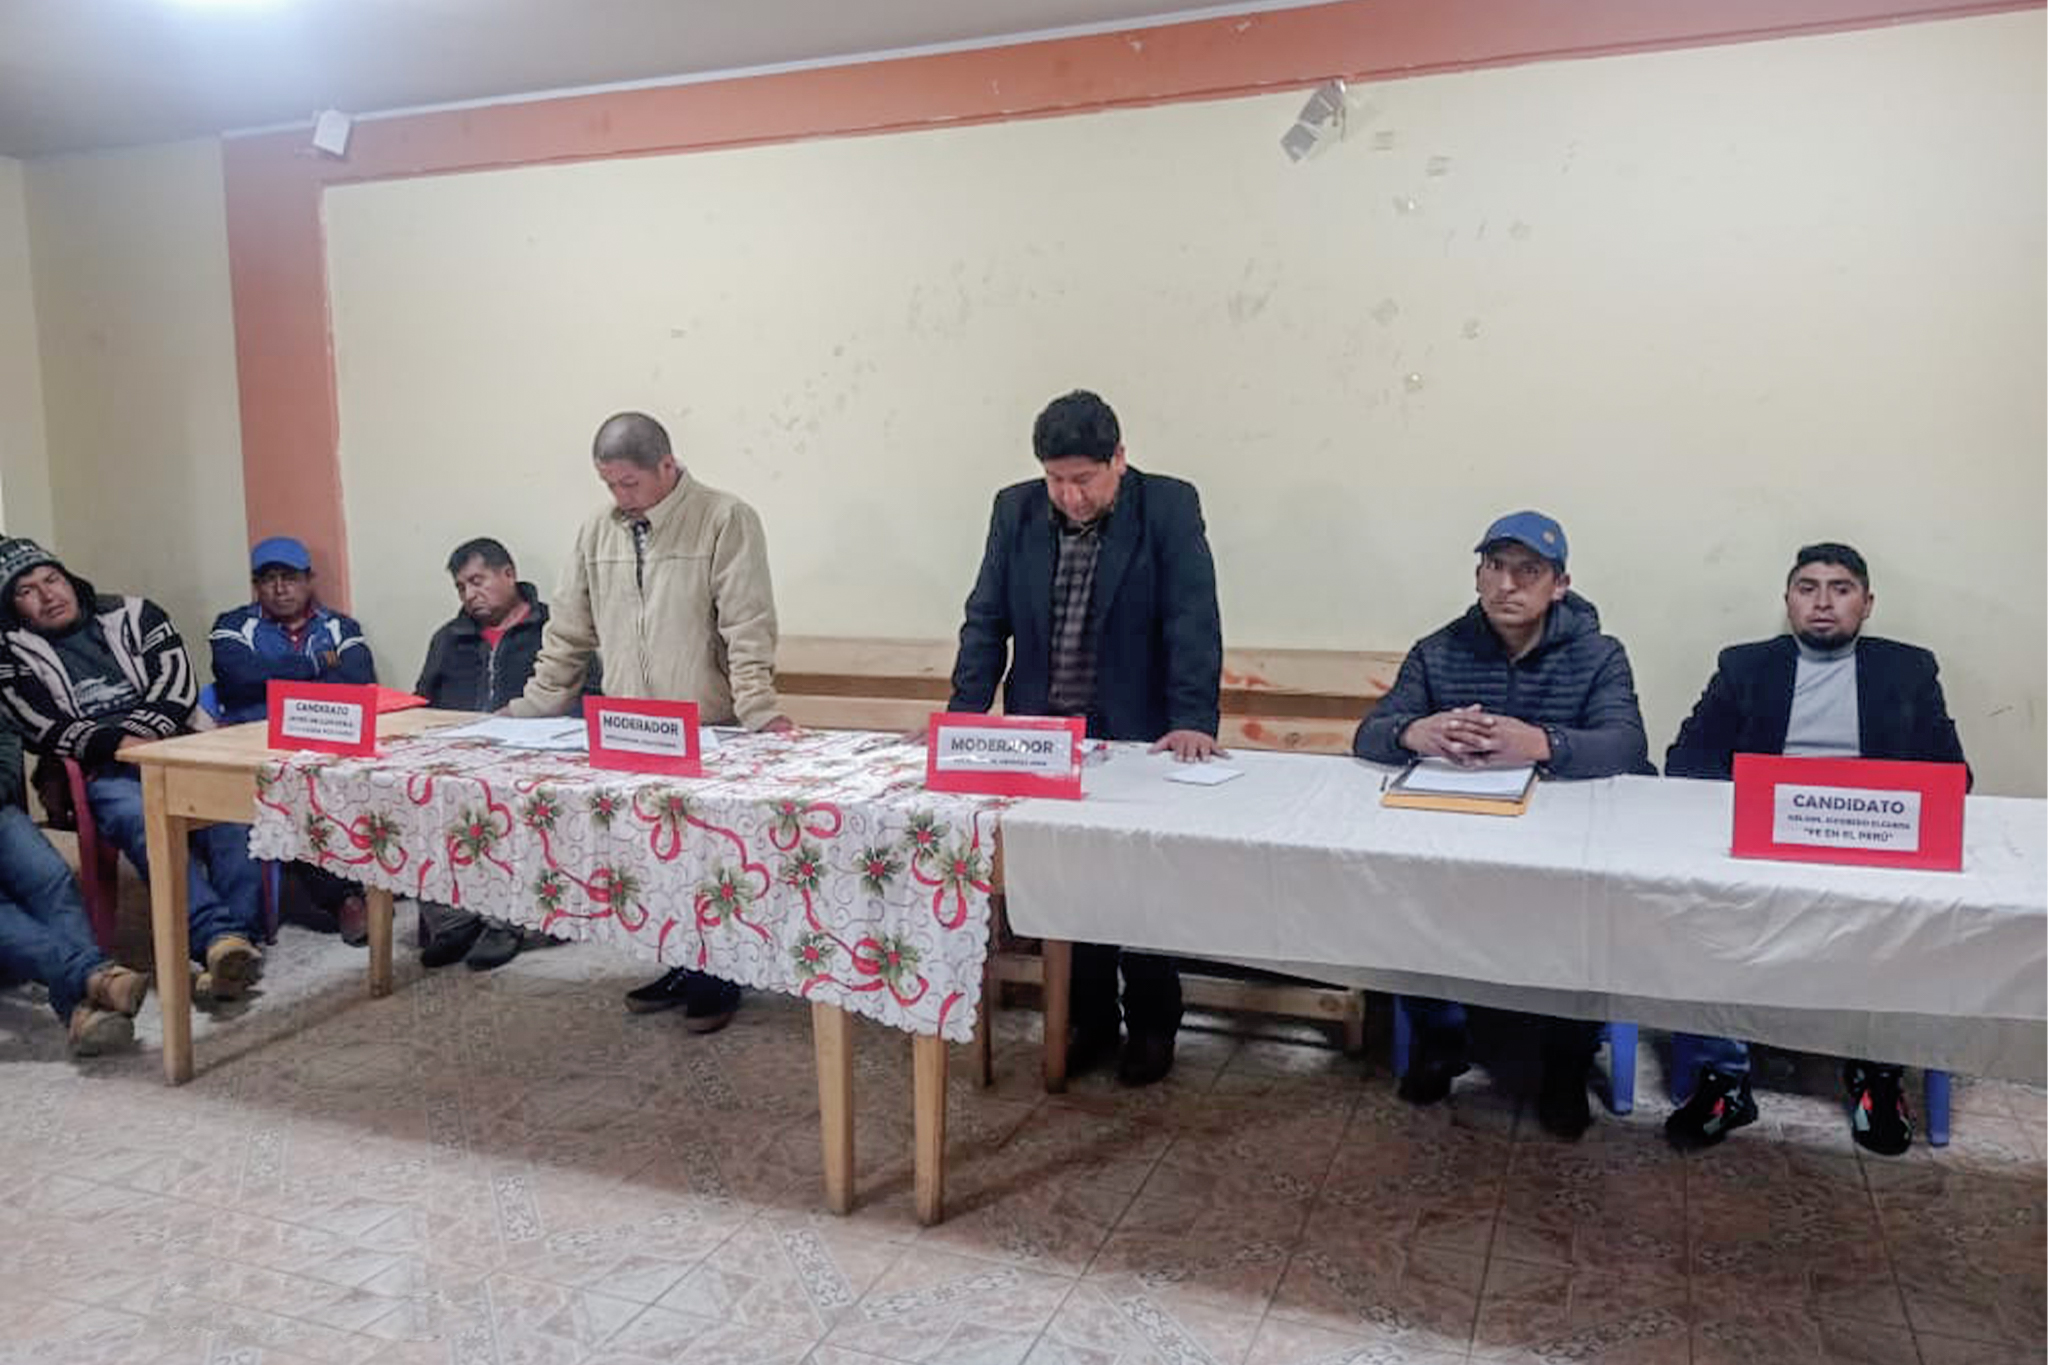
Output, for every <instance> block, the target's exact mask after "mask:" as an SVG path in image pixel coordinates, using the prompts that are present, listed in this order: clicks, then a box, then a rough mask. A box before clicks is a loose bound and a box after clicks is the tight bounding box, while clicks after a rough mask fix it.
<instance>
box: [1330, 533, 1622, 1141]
mask: <svg viewBox="0 0 2048 1365" xmlns="http://www.w3.org/2000/svg"><path fill="white" fill-rule="evenodd" d="M1474 549H1475V550H1476V551H1477V552H1478V554H1479V568H1478V572H1477V576H1476V578H1477V586H1478V592H1479V600H1478V602H1476V603H1475V604H1473V606H1471V607H1470V608H1469V609H1467V610H1466V612H1465V614H1464V615H1463V616H1460V617H1459V618H1458V619H1457V620H1455V621H1453V622H1451V623H1450V624H1449V625H1447V626H1445V627H1444V628H1443V629H1441V630H1439V631H1437V632H1436V633H1435V634H1433V635H1430V636H1427V637H1425V638H1424V639H1422V640H1421V641H1419V642H1418V643H1417V644H1416V645H1415V647H1414V648H1413V649H1410V650H1409V651H1408V657H1407V658H1405V659H1403V660H1402V661H1401V672H1400V675H1399V676H1398V677H1397V678H1396V679H1395V681H1394V686H1393V690H1391V691H1390V692H1388V693H1387V695H1386V697H1385V698H1384V699H1383V700H1382V701H1381V702H1380V703H1379V705H1378V706H1375V707H1374V708H1373V711H1372V714H1371V715H1369V716H1367V717H1366V718H1365V720H1364V722H1363V723H1361V724H1360V725H1359V727H1358V734H1357V735H1356V736H1355V737H1354V738H1353V740H1352V749H1353V751H1354V752H1355V753H1357V755H1358V756H1359V757H1360V758H1364V759H1370V760H1372V761H1373V762H1375V763H1409V762H1413V761H1414V760H1415V759H1417V758H1440V759H1444V760H1446V761H1448V762H1451V763H1456V764H1458V765H1460V766H1462V767H1475V768H1490V767H1518V766H1522V765H1533V766H1534V767H1535V768H1536V769H1537V770H1538V771H1539V772H1541V773H1543V774H1544V775H1545V776H1548V777H1553V778H1592V777H1614V776H1616V775H1618V774H1621V773H1641V774H1649V775H1654V774H1655V772H1656V769H1654V768H1652V767H1651V766H1650V760H1649V742H1648V740H1647V739H1646V738H1645V736H1644V733H1643V714H1642V708H1641V707H1640V706H1639V705H1638V704H1637V701H1636V688H1635V676H1634V674H1633V673H1632V672H1631V671H1630V669H1629V665H1628V652H1627V651H1626V650H1624V649H1623V648H1622V647H1621V642H1620V641H1619V640H1616V639H1614V638H1613V637H1612V636H1609V635H1603V634H1601V633H1600V614H1599V613H1598V612H1597V611H1595V610H1594V608H1593V604H1592V603H1591V602H1588V601H1587V600H1586V599H1585V598H1583V597H1580V596H1579V595H1578V594H1577V593H1575V592H1573V591H1572V590H1571V582H1572V580H1571V576H1570V575H1569V574H1568V573H1566V571H1565V563H1566V549H1567V547H1566V543H1565V535H1564V528H1563V527H1562V526H1559V525H1558V524H1557V523H1556V522H1555V521H1553V520H1552V519H1551V518H1549V517H1547V516H1544V515H1543V514H1542V513H1541V512H1514V513H1510V514H1509V515H1507V516H1504V517H1502V518H1500V519H1499V520H1498V521H1496V522H1494V523H1493V525H1492V526H1490V527H1488V528H1487V530H1486V534H1485V535H1483V536H1481V537H1480V539H1479V544H1478V545H1476V546H1475V547H1474ZM1398 1008H1401V1009H1405V1010H1407V1011H1408V1013H1409V1017H1410V1018H1411V1019H1412V1020H1413V1021H1414V1023H1415V1024H1416V1026H1417V1027H1416V1038H1417V1044H1416V1048H1415V1055H1414V1056H1413V1057H1412V1058H1410V1061H1409V1067H1408V1072H1407V1074H1406V1075H1405V1076H1403V1077H1402V1079H1401V1096H1402V1098H1403V1099H1406V1100H1408V1101H1410V1102H1411V1103H1414V1104H1434V1103H1436V1102H1437V1101H1438V1100H1441V1099H1443V1098H1444V1096H1446V1095H1448V1094H1450V1092H1451V1081H1452V1079H1453V1078H1455V1077H1456V1076H1458V1075H1459V1074H1460V1073H1462V1072H1463V1071H1464V1070H1465V1069H1466V1063H1465V1007H1464V1006H1463V1005H1460V1004H1457V1003H1455V1002H1453V1001H1448V1000H1418V999H1403V1000H1401V1001H1400V1002H1399V1004H1398ZM1598 1046H1599V1025H1598V1024H1596V1023H1591V1022H1588V1021H1585V1020H1579V1019H1546V1020H1545V1021H1544V1024H1543V1080H1542V1086H1541V1092H1540V1095H1539V1097H1538V1102H1537V1117H1538V1119H1540V1120H1541V1122H1542V1123H1543V1126H1544V1127H1545V1128H1547V1129H1549V1130H1550V1131H1551V1132H1553V1133H1556V1134H1557V1135H1559V1136H1560V1137H1570V1138H1575V1137H1577V1136H1579V1134H1581V1133H1583V1132H1584V1131H1585V1130H1586V1126H1587V1125H1588V1124H1590V1123H1591V1122H1592V1119H1593V1115H1592V1109H1591V1106H1589V1105H1588V1104H1587V1102H1586V1072H1587V1070H1588V1068H1590V1067H1591V1065H1592V1061H1593V1053H1594V1050H1595V1049H1596V1048H1597V1047H1598Z"/></svg>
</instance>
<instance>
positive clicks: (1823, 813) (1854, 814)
mask: <svg viewBox="0 0 2048 1365" xmlns="http://www.w3.org/2000/svg"><path fill="white" fill-rule="evenodd" d="M1771 841H1772V842H1773V843H1779V844H1808V845H1812V846H1815V847H1822V848H1841V847H1845V846H1847V847H1854V848H1881V849H1889V850H1891V851H1893V852H1897V853H1915V852H1918V851H1919V848H1920V793H1919V792H1915V791H1880V790H1871V789H1863V788H1856V787H1804V786H1796V785H1794V784H1793V783H1790V782H1781V783H1779V784H1778V787H1777V790H1776V792H1775V794H1774V798H1773V801H1772V806H1771Z"/></svg>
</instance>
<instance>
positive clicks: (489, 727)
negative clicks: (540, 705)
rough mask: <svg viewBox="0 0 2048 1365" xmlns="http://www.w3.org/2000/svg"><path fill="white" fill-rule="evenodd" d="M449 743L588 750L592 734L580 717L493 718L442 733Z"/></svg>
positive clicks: (459, 726)
mask: <svg viewBox="0 0 2048 1365" xmlns="http://www.w3.org/2000/svg"><path fill="white" fill-rule="evenodd" d="M440 733H441V735H442V737H443V738H446V739H487V740H490V741H491V742H492V743H493V744H502V745H504V746H506V747H507V748H510V749H563V750H568V749H587V748H589V747H590V735H589V731H588V730H586V729H585V728H584V725H583V721H582V719H581V718H579V717H567V716H548V717H545V718H543V719H540V720H515V719H514V718H512V717H511V716H489V717H486V718H485V719H483V720H479V721H473V722H471V723H470V724H468V725H458V726H456V727H455V728H454V729H451V730H443V731H441V732H440Z"/></svg>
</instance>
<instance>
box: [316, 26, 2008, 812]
mask: <svg viewBox="0 0 2048 1365" xmlns="http://www.w3.org/2000/svg"><path fill="white" fill-rule="evenodd" d="M2042 39H2043V22H2042V15H2041V14H2040V13H2039V12H2038V11H2035V12H2029V13H2023V14H2013V15H2003V16H1996V17H1988V18H1977V19H1969V20H1962V21H1953V22H1946V23H1939V24H1922V25H1910V26H1903V27H1899V28H1895V29H1890V30H1881V31H1871V32H1863V33H1853V34H1843V35H1835V36H1827V37H1816V38H1804V39H1797V40H1790V41H1780V42H1774V43H1763V44H1749V45H1738V46H1727V47H1715V48H1708V49H1699V50H1691V51H1684V52H1675V53H1664V54H1654V55H1642V56H1630V57H1617V58H1610V59H1602V60H1597V61H1585V62H1571V63H1560V64H1551V65H1539V66H1529V67H1522V68H1516V69H1512V70H1503V71H1486V72H1476V73H1467V74H1459V75H1450V76H1441V77H1430V78H1420V79H1414V80H1407V81H1398V82H1390V83H1386V84H1383V85H1379V86H1376V87H1373V88H1371V89H1370V90H1367V91H1363V92H1359V93H1360V94H1361V95H1362V96H1363V98H1365V99H1366V100H1369V102H1370V104H1371V106H1373V112H1371V113H1369V114H1361V116H1360V118H1359V120H1358V123H1357V126H1355V127H1354V129H1353V131H1352V134H1351V136H1350V138H1349V139H1348V140H1347V141H1346V142H1345V143H1343V144H1342V145H1339V146H1336V147H1333V148H1330V149H1328V150H1327V151H1326V152H1325V153H1324V154H1322V155H1320V156H1318V157H1317V158H1316V159H1314V160H1313V161H1311V162H1309V163H1307V164H1305V165H1301V166H1293V165H1290V164H1288V163H1287V161H1286V160H1285V159H1284V158H1283V157H1282V155H1281V154H1280V152H1279V149H1278V147H1277V145H1276V140H1277V138H1278V136H1279V134H1280V132H1281V131H1282V130H1283V129H1284V128H1285V127H1286V126H1287V124H1288V123H1289V121H1290V120H1291V118H1292V115H1293V112H1294V109H1295V107H1296V106H1297V105H1298V104H1299V100H1300V97H1299V95H1298V94H1281V95H1273V96H1267V97H1258V98H1247V99H1237V100H1230V101H1222V102H1215V103H1205V104H1189V105H1178V106H1166V107H1160V108H1152V109H1146V110H1140V111H1132V112H1120V113H1114V114H1103V115H1093V116H1083V117H1073V118H1065V119H1049V120H1036V121H1029V122H1020V123H1013V124H1006V125H998V126H987V127H973V128H960V129H950V130H942V131H930V132H920V133H914V134H902V135H894V136H884V137H873V138H863V139H854V140H843V141H830V142H819V143H810V144H799V145H787V146H775V147H766V148H758V149H747V150H740V151H732V152H720V153H711V154H702V155H696V156H679V157H662V158H647V159H634V160H618V161H609V162H600V163H593V164H584V165H572V166H547V167H535V168H528V169H521V170H517V171H511V172H501V173H491V174H481V175H470V176H459V177H448V178H439V179H423V180H412V181H402V182H388V183H380V184H372V185H365V186H356V187H348V188H344V189H340V190H336V191H333V192H331V193H330V195H329V196H328V200H327V205H326V214H327V228H328V242H329V251H330V271H331V285H332V290H333V299H334V311H335V323H336V333H337V351H338V374H339V383H340V392H341V420H342V461H343V472H344V482H345V485H346V494H347V500H348V519H349V527H350V536H351V558H352V560H353V562H354V564H355V565H357V566H358V568H357V574H358V578H357V581H356V584H355V593H356V599H355V600H356V602H357V605H358V607H359V608H360V614H361V615H362V616H363V617H364V618H365V622H366V625H367V627H368V628H369V630H370V632H371V635H372V638H373V640H374V641H375V643H376V646H377V648H378V651H379V654H380V657H381V658H383V659H384V660H385V661H386V667H387V672H388V673H389V675H390V676H391V677H392V678H394V679H399V680H402V679H403V677H409V675H410V672H411V670H412V668H413V667H414V666H415V665H416V664H417V661H418V659H419V658H420V655H421V652H422V649H423V646H424V641H425V638H426V636H427V634H428V632H429V631H430V630H431V628H432V627H433V626H434V624H436V623H437V622H438V621H439V620H441V619H443V618H444V617H445V615H446V614H447V612H448V610H449V609H450V607H451V605H452V602H451V599H450V598H449V597H448V596H447V590H446V587H445V579H444V578H443V577H442V575H441V572H440V560H441V558H442V556H443V555H444V554H445V552H446V550H447V549H448V547H450V546H451V545H453V544H454V543H455V542H457V541H458V540H460V539H462V538H464V537H466V536H469V535H474V534H479V533H494V534H498V535H500V536H502V537H504V538H505V539H507V540H508V541H509V542H510V543H511V544H512V546H513V548H514V551H515V552H516V553H518V554H519V555H520V556H521V559H522V565H523V567H524V568H526V569H527V570H528V571H529V576H532V577H535V578H537V579H538V580H539V581H540V582H541V583H542V584H543V586H547V585H549V584H551V583H552V581H553V578H554V574H555V572H556V571H557V569H558V567H559V564H560V560H561V555H562V553H563V551H564V549H565V548H566V546H567V544H568V542H569V540H570V537H571V534H572V527H573V525H574V522H575V520H576V518H577V517H578V516H579V515H580V514H581V513H583V512H584V511H586V510H587V509H588V508H589V507H590V506H591V505H592V504H593V503H594V502H595V501H596V500H597V498H598V495H599V489H598V487H597V484H596V482H595V480H594V478H593V477H592V475H591V473H590V471H589V468H588V466H587V464H586V463H585V452H586V451H587V442H588V438H589V434H590V430H591V428H592V426H593V425H594V424H595V422H596V420H597V419H598V418H599V417H601V416H602V415H603V414H605V413H606V412H608V411H611V410H613V409H616V408H622V407H646V408H648V409H650V410H652V411H654V412H656V413H657V414H658V415H660V416H662V417H663V418H665V419H667V420H668V421H669V422H670V423H671V425H672V429H673V430H674V431H675V433H676V434H677V436H678V438H679V441H680V443H681V445H682V446H683V447H684V449H685V450H686V452H687V454H688V458H689V460H690V462H691V464H692V465H693V467H694V468H695V469H696V471H697V472H698V474H699V475H700V477H702V478H704V479H705V480H707V481H708V482H711V483H714V484H718V485H721V486H724V487H726V488H729V489H733V490H735V491H738V492H740V493H742V494H743V495H745V496H746V497H748V498H749V499H751V500H752V501H753V502H754V503H755V504H756V505H757V506H758V507H759V508H760V510H761V512H762V514H763V516H764V518H765V520H766V524H767V527H768V532H769V537H770V543H771V547H772V550H773V554H774V561H775V568H776V574H777V586H778V596H779V598H780V601H781V606H782V612H783V618H784V622H785V628H786V629H787V630H789V631H792V632H805V633H836V634H850V635H851V634H909V635H928V636H930V635H945V634H950V633H951V632H952V631H953V630H954V629H955V628H956V626H957V621H958V611H959V605H960V601H961V599H962V597H963V596H964V594H965V592H966V589H967V586H968V583H969V580H970V578H971V576H972V574H973V570H974V566H975V562H976V556H977V553H978V550H979V547H980V543H981V536H982V532H983V528H984V523H985V518H986V515H987V507H988V499H989V496H990V494H991V492H992V491H993V489H994V488H995V487H996V486H998V485H999V484H1001V483H1003V482H1006V481H1008V480H1012V479H1017V478H1023V477H1028V476H1030V475H1031V474H1032V473H1033V472H1034V470H1035V465H1034V464H1033V462H1032V460H1031V457H1030V453H1029V446H1028V430H1029V424H1030V421H1031V417H1032V415H1033V413H1034V412H1035V411H1036V409H1037V408H1038V406H1039V405H1040V404H1042V403H1043V401H1044V400H1045V399H1047V398H1048V397H1050V396H1051V395H1053V394H1055V393H1057V392H1060V391H1062V390H1064V389H1065V388H1068V387H1071V386H1074V385H1086V386H1090V387H1094V388H1097V389H1099V390H1100V391H1101V392H1103V393H1104V394H1105V395H1106V396H1108V397H1109V398H1110V399H1111V401H1112V402H1113V403H1114V404H1115V405H1116V406H1117V408H1118V410H1119V412H1120V413H1121V415H1122V416H1123V418H1124V422H1125V426H1126V430H1127V438H1128V445H1129V448H1130V452H1131V456H1132V458H1133V460H1134V462H1136V463H1138V464H1140V465H1141V466H1145V467H1149V468H1154V469H1159V470H1165V471H1170V472H1174V473H1179V474H1184V475H1187V476H1190V477H1192V478H1194V479H1195V480H1197V481H1198V482H1199V484H1200V485H1201V487H1202V489H1203V492H1204V495H1205V502H1206V505H1207V508H1208V512H1209V517H1210V525H1211V535H1212V539H1213V542H1214V545H1215V548H1216V552H1217V557H1218V562H1219V568H1220V575H1221V584H1222V595H1223V608H1224V621H1225V629H1226V634H1227V636H1228V638H1229V639H1230V641H1231V642H1232V643H1234V644H1239V645H1265V646H1321V647H1351V648H1383V649H1384V648H1396V649H1398V648H1402V647H1405V646H1406V645H1407V644H1408V643H1409V642H1411V641H1412V640H1414V639H1415V638H1416V637H1417V636H1418V635H1420V634H1422V633H1424V632H1426V631H1428V630H1429V629H1431V628H1432V627H1434V626H1435V625H1437V624H1439V623H1440V622H1442V621H1443V620H1445V619H1446V618H1448V617H1449V616H1451V615H1452V614H1454V613H1455V612H1457V611H1458V610H1460V609H1461V608H1462V607H1463V605H1464V604H1465V603H1466V601H1468V600H1469V594H1470V582H1471V580H1470V577H1469V574H1470V564H1471V556H1470V554H1469V550H1470V547H1471V545H1472V542H1473V539H1474V538H1475V536H1476V535H1477V534H1478V532H1479V530H1480V528H1481V527H1482V526H1483V525H1484V524H1485V522H1486V521H1487V519H1488V518H1489V517H1490V516H1491V515H1492V514H1494V513H1495V512H1497V511H1501V510H1506V509H1510V508H1514V507H1518V506H1522V505H1525V504H1534V505H1538V506H1541V507H1543V508H1545V509H1548V510H1549V511H1551V512H1553V513H1554V514H1556V515H1557V516H1559V517H1560V518H1562V519H1563V521H1564V522H1565V524H1566V526H1567V528H1568V530H1569V531H1570V533H1571V535H1572V538H1573V543H1574V545H1575V547H1576V554H1575V556H1574V563H1573V568H1574V570H1575V576H1576V578H1577V581H1578V585H1579V586H1580V588H1581V589H1582V590H1583V591H1584V592H1585V593H1586V594H1587V595H1588V596H1590V597H1591V598H1593V599H1594V600H1595V601H1596V602H1597V603H1598V604H1599V605H1600V607H1601V608H1602V611H1603V614H1604V616H1605V619H1606V621H1607V623H1608V626H1609V628H1610V629H1611V630H1613V631H1614V632H1615V633H1616V634H1618V635H1619V636H1621V637H1622V639H1623V640H1624V641H1626V642H1627V643H1628V645H1629V646H1630V649H1631V653H1632V654H1633V656H1634V657H1635V660H1636V663H1637V669H1638V675H1639V679H1640V682H1641V686H1642V690H1643V695H1644V701H1645V710H1646V714H1647V719H1648V722H1649V726H1650V730H1651V734H1652V736H1653V744H1654V745H1655V746H1656V748H1657V749H1658V750H1659V752H1660V754H1661V749H1662V747H1663V745H1664V744H1666V743H1667V742H1668V741H1669V739H1670V737H1671V734H1672V733H1673V731H1674V729H1675V727H1676V725H1677V723H1678V721H1679V719H1680V718H1681V717H1682V716H1683V714H1684V712H1685V710H1686V709H1687V707H1689V705H1690V703H1691V701H1692V699H1693V697H1694V696H1695V695H1696V693H1697V691H1698V689H1699V687H1700V686H1701V684H1702V683H1703V681H1704V679H1705V675H1706V673H1707V671H1708V669H1709V668H1710V667H1711V664H1712V660H1713V657H1714V653H1715V650H1716V649H1717V647H1719V646H1720V645H1722V644H1724V643H1727V642H1730V641H1733V640H1739V639H1745V638H1754V637H1757V636H1761V635H1765V634H1769V633H1772V632H1773V631H1775V630H1776V629H1777V628H1778V626H1779V624H1780V620H1781V615H1780V609H1779V602H1778V594H1779V589H1780V584H1781V583H1782V578H1783V574H1784V571H1785V569H1786V567H1787V565H1788V563H1789V556H1790V553H1791V550H1792V549H1793V547H1795V546H1796V545H1798V544H1800V543H1801V542H1803V541H1806V540H1812V539H1818V538H1823V537H1829V538H1841V539H1846V540H1849V541H1852V542H1854V543H1857V544H1859V545H1860V546H1861V547H1862V548H1863V549H1864V550H1865V551H1866V553H1867V554H1868V555H1869V556H1870V557H1871V559H1872V561H1873V564H1874V567H1875V575H1876V587H1877V591H1878V595H1879V599H1880V603H1881V607H1880V610H1879V612H1878V615H1877V617H1876V619H1875V621H1874V622H1873V628H1874V629H1876V630H1878V631H1880V632H1882V633H1888V634H1894V635H1896V636H1899V637H1902V638H1905V639H1909V640H1914V641H1917V642H1921V643H1924V644H1926V645H1928V646H1930V647H1932V648H1934V649H1935V650H1937V651H1938V652H1939V654H1940V655H1941V657H1942V659H1943V661H1944V664H1945V668H1946V671H1945V679H1946V681H1947V684H1948V687H1949V691H1950V698H1951V703H1952V706H1953V709H1954V711H1955V713H1956V715H1957V717H1958V720H1959V722H1960V724H1961V727H1962V731H1963V735H1964V739H1965V742H1966V744H1967V745H1968V747H1969V749H1970V752H1971V754H1972V757H1973V758H1974V759H1975V761H1976V763H1977V766H1978V769H1979V772H1980V775H1981V778H1982V784H1981V786H1980V790H1985V791H1990V792H2004V793H2014V794H2028V795H2040V794H2042V792H2043V709H2044V685H2043V657H2044V638H2043V615H2042V606H2041V599H2040V591H2039V584H2040V581H2041V565H2042V563H2043V562H2044V560H2048V555H2044V530H2043V499H2044V479H2043V451H2044V432H2043V369H2044V355H2043V335H2042V320H2043V254H2044V242H2043V209H2042V204H2043V159H2044V158H2043V130H2042V120H2041V101H2042V91H2043V74H2042V65H2043V63H2042V48H2043V42H2042Z"/></svg>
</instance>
